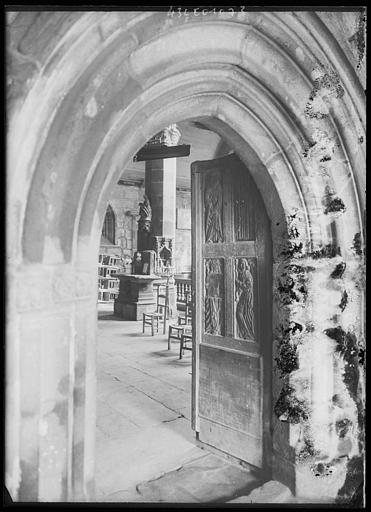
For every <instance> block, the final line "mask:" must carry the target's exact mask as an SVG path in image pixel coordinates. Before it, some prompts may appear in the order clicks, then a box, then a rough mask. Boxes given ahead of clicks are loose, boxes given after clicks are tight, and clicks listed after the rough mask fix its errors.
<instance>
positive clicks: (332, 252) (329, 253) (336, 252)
mask: <svg viewBox="0 0 371 512" xmlns="http://www.w3.org/2000/svg"><path fill="white" fill-rule="evenodd" d="M340 255H341V251H340V247H337V246H335V245H333V244H327V245H325V246H324V247H321V249H318V250H316V251H313V252H311V253H310V256H311V257H312V258H313V259H315V260H317V259H319V258H335V257H336V256H340Z"/></svg>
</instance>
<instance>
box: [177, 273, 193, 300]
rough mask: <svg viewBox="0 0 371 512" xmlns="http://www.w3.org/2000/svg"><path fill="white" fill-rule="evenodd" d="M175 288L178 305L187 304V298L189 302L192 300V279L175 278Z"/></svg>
mask: <svg viewBox="0 0 371 512" xmlns="http://www.w3.org/2000/svg"><path fill="white" fill-rule="evenodd" d="M175 286H176V302H177V304H178V303H180V304H185V303H186V302H187V297H188V300H190V299H191V293H192V279H190V278H186V277H178V276H175Z"/></svg>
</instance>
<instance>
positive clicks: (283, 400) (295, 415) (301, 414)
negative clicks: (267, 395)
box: [274, 385, 308, 423]
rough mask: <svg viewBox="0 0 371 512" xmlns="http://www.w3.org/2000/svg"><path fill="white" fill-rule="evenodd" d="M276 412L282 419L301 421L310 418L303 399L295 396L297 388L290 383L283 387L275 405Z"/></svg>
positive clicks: (293, 421)
mask: <svg viewBox="0 0 371 512" xmlns="http://www.w3.org/2000/svg"><path fill="white" fill-rule="evenodd" d="M274 413H275V415H276V416H277V418H278V419H279V420H280V421H288V422H289V423H300V422H301V421H306V420H307V419H308V410H307V407H306V406H305V404H304V402H303V401H302V400H299V399H298V398H297V397H296V396H295V390H294V388H292V387H291V386H289V385H285V386H284V387H283V388H282V389H281V393H280V395H279V397H278V399H277V402H276V404H275V406H274Z"/></svg>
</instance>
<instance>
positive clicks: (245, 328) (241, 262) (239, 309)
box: [234, 258, 256, 341]
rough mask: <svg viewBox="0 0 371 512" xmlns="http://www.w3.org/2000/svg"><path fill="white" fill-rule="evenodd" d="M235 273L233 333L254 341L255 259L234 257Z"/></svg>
mask: <svg viewBox="0 0 371 512" xmlns="http://www.w3.org/2000/svg"><path fill="white" fill-rule="evenodd" d="M234 264H235V265H234V267H235V268H234V275H235V319H236V324H235V334H236V337H238V338H242V339H244V340H250V341H255V339H256V338H255V336H256V327H255V310H256V308H255V307H254V277H253V276H254V275H255V260H253V259H252V258H236V259H235V260H234Z"/></svg>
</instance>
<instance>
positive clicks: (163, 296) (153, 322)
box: [143, 279, 169, 336]
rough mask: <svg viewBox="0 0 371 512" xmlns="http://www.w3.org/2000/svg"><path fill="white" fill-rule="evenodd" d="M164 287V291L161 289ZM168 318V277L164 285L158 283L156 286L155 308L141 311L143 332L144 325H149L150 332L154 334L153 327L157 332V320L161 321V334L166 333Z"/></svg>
mask: <svg viewBox="0 0 371 512" xmlns="http://www.w3.org/2000/svg"><path fill="white" fill-rule="evenodd" d="M161 288H164V291H161ZM168 318H169V279H168V280H167V282H166V284H165V285H159V286H158V288H157V305H156V310H155V311H153V312H152V313H143V334H144V332H145V328H146V326H147V325H148V326H151V333H152V336H154V333H155V328H156V333H158V326H159V322H163V334H165V333H166V321H167V320H168Z"/></svg>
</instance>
